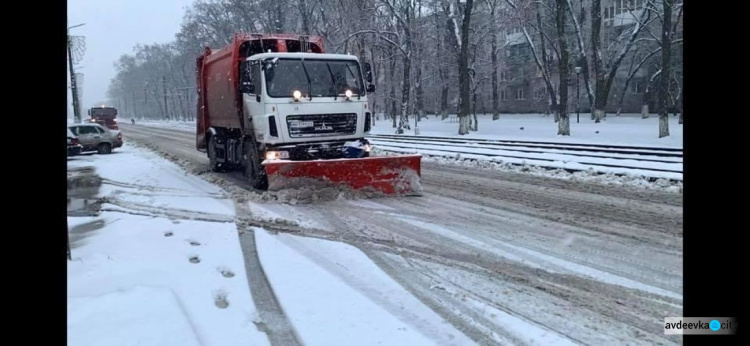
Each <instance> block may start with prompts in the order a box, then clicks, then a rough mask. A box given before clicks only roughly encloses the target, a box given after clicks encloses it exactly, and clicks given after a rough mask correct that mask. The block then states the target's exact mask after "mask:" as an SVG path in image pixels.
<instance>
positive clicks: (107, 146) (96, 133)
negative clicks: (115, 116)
mask: <svg viewBox="0 0 750 346" xmlns="http://www.w3.org/2000/svg"><path fill="white" fill-rule="evenodd" d="M68 128H69V129H70V131H72V132H73V134H75V135H76V136H78V140H79V142H80V143H81V145H82V146H83V150H82V151H83V152H86V151H96V152H98V153H99V154H109V153H111V152H112V150H113V149H115V148H119V147H122V133H121V132H120V131H116V130H110V129H108V128H106V127H104V126H102V125H99V124H96V123H87V124H71V125H68Z"/></svg>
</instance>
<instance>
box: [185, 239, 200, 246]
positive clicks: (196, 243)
mask: <svg viewBox="0 0 750 346" xmlns="http://www.w3.org/2000/svg"><path fill="white" fill-rule="evenodd" d="M188 243H190V245H192V246H200V245H201V243H199V242H197V241H195V240H188Z"/></svg>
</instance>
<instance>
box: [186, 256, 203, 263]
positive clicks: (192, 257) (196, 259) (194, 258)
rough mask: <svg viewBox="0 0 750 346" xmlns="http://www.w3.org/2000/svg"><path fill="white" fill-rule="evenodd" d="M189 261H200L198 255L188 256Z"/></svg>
mask: <svg viewBox="0 0 750 346" xmlns="http://www.w3.org/2000/svg"><path fill="white" fill-rule="evenodd" d="M189 260H190V263H201V258H200V257H198V255H195V256H190V258H189Z"/></svg>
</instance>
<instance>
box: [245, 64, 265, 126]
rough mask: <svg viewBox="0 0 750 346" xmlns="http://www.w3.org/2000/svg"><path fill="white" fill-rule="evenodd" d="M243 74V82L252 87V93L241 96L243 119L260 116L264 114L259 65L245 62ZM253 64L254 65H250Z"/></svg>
mask: <svg viewBox="0 0 750 346" xmlns="http://www.w3.org/2000/svg"><path fill="white" fill-rule="evenodd" d="M243 63H244V64H245V66H244V68H245V73H243V74H242V75H243V78H244V80H243V82H244V83H247V84H251V85H253V88H252V89H253V91H252V92H248V93H245V94H244V95H243V96H242V100H243V104H244V106H245V107H244V113H245V117H249V116H254V115H261V114H264V113H265V105H264V103H263V102H262V101H263V83H262V79H261V78H260V64H259V63H258V62H257V61H245V62H243ZM251 63H255V64H251Z"/></svg>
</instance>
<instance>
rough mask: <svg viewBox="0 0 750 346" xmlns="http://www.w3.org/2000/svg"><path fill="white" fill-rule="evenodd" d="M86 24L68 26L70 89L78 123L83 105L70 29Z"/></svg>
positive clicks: (74, 114) (74, 115) (74, 113)
mask: <svg viewBox="0 0 750 346" xmlns="http://www.w3.org/2000/svg"><path fill="white" fill-rule="evenodd" d="M84 24H85V23H84ZM84 24H78V25H74V26H71V27H68V68H70V91H71V94H72V96H73V117H74V119H75V122H76V123H80V122H81V106H80V105H79V103H78V102H79V100H78V86H77V83H76V74H75V70H74V69H73V38H72V37H71V36H70V29H73V28H75V27H79V26H81V25H84Z"/></svg>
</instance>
